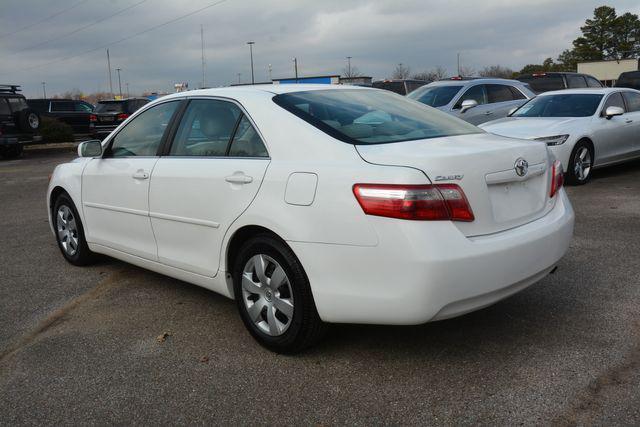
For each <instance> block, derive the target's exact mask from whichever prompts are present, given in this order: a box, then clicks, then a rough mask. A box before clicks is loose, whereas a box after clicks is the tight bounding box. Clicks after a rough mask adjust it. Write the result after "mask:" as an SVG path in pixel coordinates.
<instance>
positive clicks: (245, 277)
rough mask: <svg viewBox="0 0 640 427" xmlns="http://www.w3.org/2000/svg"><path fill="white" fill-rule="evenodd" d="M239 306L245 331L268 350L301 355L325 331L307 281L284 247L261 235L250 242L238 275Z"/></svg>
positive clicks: (241, 254) (237, 265)
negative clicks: (300, 352) (299, 353)
mask: <svg viewBox="0 0 640 427" xmlns="http://www.w3.org/2000/svg"><path fill="white" fill-rule="evenodd" d="M233 284H234V293H235V298H236V303H237V305H238V310H239V311H240V316H241V317H242V321H243V322H244V324H245V326H246V327H247V329H248V330H249V332H250V333H251V335H253V337H254V338H255V339H256V340H257V341H258V342H259V343H260V344H261V345H263V346H264V347H266V348H268V349H270V350H272V351H275V352H278V353H297V352H299V351H302V350H304V349H306V348H308V347H310V346H312V345H313V344H315V343H316V342H317V341H318V340H319V339H320V338H321V337H322V335H323V333H324V331H325V324H324V323H323V322H322V320H320V317H319V316H318V312H317V310H316V306H315V303H314V301H313V295H312V294H311V287H310V286H309V280H308V278H307V275H306V274H305V272H304V269H303V268H302V265H301V264H300V261H298V259H297V257H296V256H295V254H294V253H293V251H292V250H291V249H290V248H289V247H288V246H287V245H286V244H285V243H284V242H282V241H280V240H278V239H276V238H274V237H272V236H270V235H268V234H265V235H260V236H257V237H254V238H252V239H251V240H249V241H247V242H246V243H245V244H244V245H243V246H242V248H241V249H240V251H239V253H238V256H237V257H236V260H235V264H234V269H233Z"/></svg>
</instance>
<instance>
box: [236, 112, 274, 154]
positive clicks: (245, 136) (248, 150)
mask: <svg viewBox="0 0 640 427" xmlns="http://www.w3.org/2000/svg"><path fill="white" fill-rule="evenodd" d="M229 156H232V157H268V156H269V154H268V153H267V149H266V148H265V146H264V144H263V143H262V139H260V135H258V132H257V131H256V130H255V128H254V127H253V126H252V125H251V122H250V121H249V119H248V118H247V116H242V119H241V120H240V124H239V125H238V129H237V130H236V133H235V135H234V136H233V141H232V142H231V147H230V148H229Z"/></svg>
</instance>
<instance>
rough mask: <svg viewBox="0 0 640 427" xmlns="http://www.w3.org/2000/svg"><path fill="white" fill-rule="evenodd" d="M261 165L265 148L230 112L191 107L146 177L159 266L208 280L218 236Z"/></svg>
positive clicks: (199, 103) (198, 104)
mask: <svg viewBox="0 0 640 427" xmlns="http://www.w3.org/2000/svg"><path fill="white" fill-rule="evenodd" d="M268 164H269V156H268V153H267V150H266V148H265V145H264V143H263V142H262V139H261V137H260V135H259V134H258V132H257V130H256V127H255V125H254V124H253V123H252V121H251V119H250V118H249V116H248V115H247V114H246V112H244V111H243V110H242V108H240V106H239V105H238V104H236V103H234V102H231V101H228V100H218V99H211V98H209V99H192V100H191V101H190V102H189V105H188V107H187V108H186V110H185V111H184V114H183V116H182V118H181V120H180V125H179V126H178V127H177V130H176V132H175V136H174V137H173V142H172V144H171V147H170V149H169V150H168V152H167V155H166V156H163V157H161V158H160V160H159V161H158V163H157V164H156V167H155V168H154V170H153V173H152V176H151V190H150V192H149V209H150V213H149V215H150V216H151V224H152V226H153V231H154V233H155V237H156V240H157V242H158V259H159V261H160V262H162V263H164V264H167V265H170V266H172V267H176V268H179V269H182V270H186V271H189V272H192V273H196V274H200V275H203V276H209V277H211V276H214V275H216V273H217V271H218V268H219V259H220V249H221V245H222V240H223V238H224V235H225V233H226V231H227V229H228V228H229V226H230V225H231V224H232V223H233V221H234V220H235V219H236V218H238V216H240V215H241V214H242V212H243V211H244V210H245V209H246V208H247V207H248V206H249V204H250V203H251V202H252V200H253V199H254V197H255V196H256V194H257V192H258V189H259V188H260V184H261V182H262V179H263V176H264V174H265V171H266V169H267V166H268Z"/></svg>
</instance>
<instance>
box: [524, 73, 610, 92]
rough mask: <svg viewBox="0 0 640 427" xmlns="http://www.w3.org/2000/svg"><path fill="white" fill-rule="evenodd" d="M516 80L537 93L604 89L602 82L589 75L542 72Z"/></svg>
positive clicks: (525, 75)
mask: <svg viewBox="0 0 640 427" xmlns="http://www.w3.org/2000/svg"><path fill="white" fill-rule="evenodd" d="M516 80H520V81H521V82H523V83H528V84H529V86H531V90H533V91H534V92H535V93H542V92H549V91H552V90H562V89H577V88H583V87H603V86H602V83H600V80H598V79H596V78H595V77H593V76H590V75H589V74H581V73H559V72H548V73H547V72H543V71H541V72H539V73H531V74H521V75H519V76H518V77H516Z"/></svg>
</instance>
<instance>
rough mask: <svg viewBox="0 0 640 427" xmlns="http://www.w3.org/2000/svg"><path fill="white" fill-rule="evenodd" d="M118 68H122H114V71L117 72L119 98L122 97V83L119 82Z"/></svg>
mask: <svg viewBox="0 0 640 427" xmlns="http://www.w3.org/2000/svg"><path fill="white" fill-rule="evenodd" d="M120 70H122V68H116V71H117V72H118V90H119V92H120V99H122V83H121V82H120Z"/></svg>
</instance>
